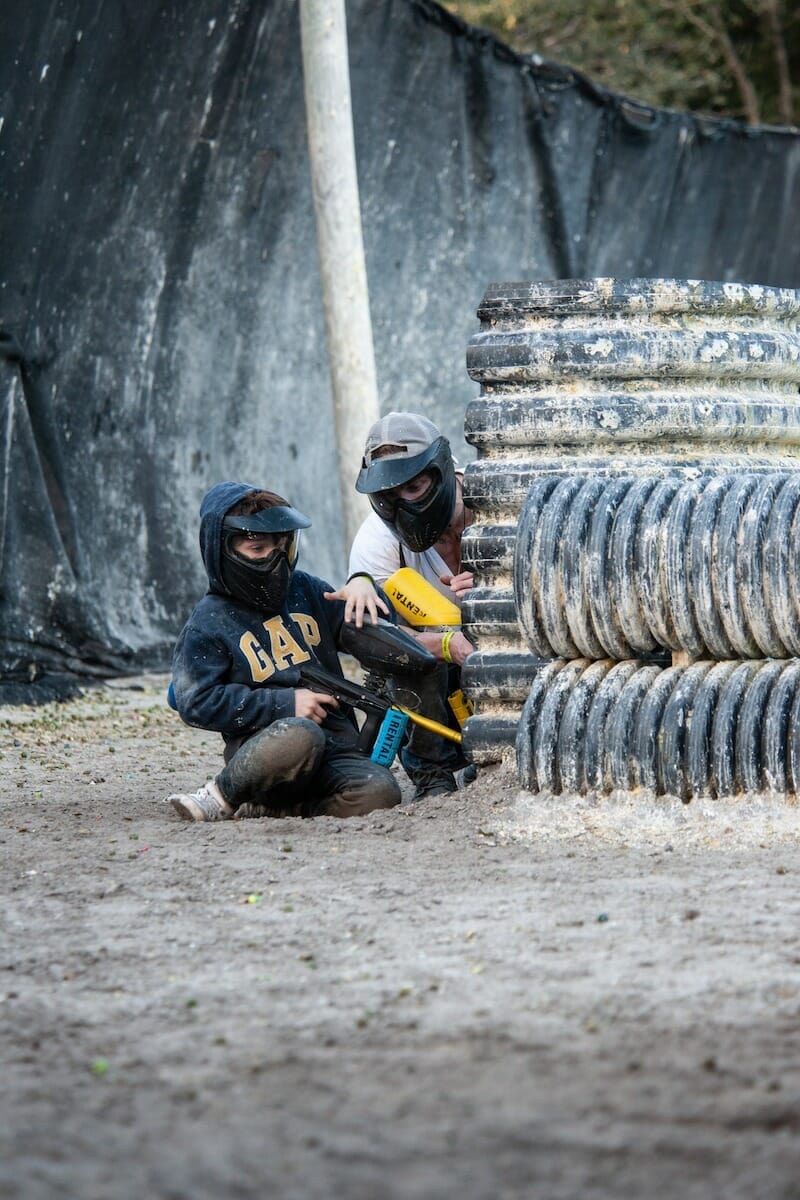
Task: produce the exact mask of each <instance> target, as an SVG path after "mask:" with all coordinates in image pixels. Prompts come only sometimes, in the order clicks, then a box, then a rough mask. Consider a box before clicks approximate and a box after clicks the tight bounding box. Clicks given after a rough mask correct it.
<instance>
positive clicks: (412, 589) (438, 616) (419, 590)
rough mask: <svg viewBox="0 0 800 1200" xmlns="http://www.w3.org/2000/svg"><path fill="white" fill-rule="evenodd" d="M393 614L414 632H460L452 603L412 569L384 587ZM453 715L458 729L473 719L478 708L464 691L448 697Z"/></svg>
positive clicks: (458, 612) (396, 574)
mask: <svg viewBox="0 0 800 1200" xmlns="http://www.w3.org/2000/svg"><path fill="white" fill-rule="evenodd" d="M383 590H384V592H385V593H386V595H387V596H388V597H389V600H390V601H391V603H392V607H393V608H394V610H395V611H396V612H397V613H399V614H400V616H401V617H402V618H403V619H404V620H405V621H407V622H408V624H409V625H410V626H411V627H412V628H413V629H431V630H433V629H441V630H443V631H444V630H455V629H460V628H461V610H460V608H459V607H458V605H457V604H454V603H453V601H452V600H448V598H447V597H446V596H443V595H442V593H441V592H439V591H437V589H436V588H435V587H434V586H433V584H432V583H429V582H428V580H427V579H424V578H423V576H422V575H420V573H419V571H415V570H414V569H413V567H401V568H400V570H399V571H395V572H394V574H393V575H390V576H389V578H388V579H387V580H386V582H385V583H384V584H383ZM447 702H448V704H449V705H450V708H451V709H452V710H453V715H454V716H455V718H456V720H457V721H458V723H459V725H463V724H464V722H465V721H466V719H467V717H471V716H472V714H473V712H474V711H475V706H474V705H473V703H472V701H471V700H468V699H467V697H466V696H465V695H464V693H463V691H462V690H461V688H456V689H455V691H453V692H451V693H450V695H449V696H448V697H447Z"/></svg>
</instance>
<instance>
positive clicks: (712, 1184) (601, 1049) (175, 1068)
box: [0, 677, 800, 1200]
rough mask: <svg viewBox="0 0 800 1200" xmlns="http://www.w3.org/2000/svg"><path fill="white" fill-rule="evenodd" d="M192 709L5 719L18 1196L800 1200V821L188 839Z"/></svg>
mask: <svg viewBox="0 0 800 1200" xmlns="http://www.w3.org/2000/svg"><path fill="white" fill-rule="evenodd" d="M164 684H165V680H164V679H163V678H154V677H148V678H143V679H139V680H128V681H125V682H123V683H120V684H118V685H115V686H110V685H106V686H105V687H103V688H99V689H97V690H94V691H92V692H91V693H87V695H86V696H85V697H84V698H83V699H80V700H76V701H73V702H71V703H69V704H65V705H61V706H57V705H53V706H48V707H45V708H39V709H33V708H21V709H8V708H6V709H1V710H0V722H1V723H2V730H3V735H4V736H3V740H2V746H1V747H0V767H1V768H2V780H3V786H2V790H1V792H2V802H1V803H2V810H1V813H0V815H1V817H2V830H1V831H0V842H2V859H3V896H2V917H1V920H2V924H1V925H0V928H2V975H1V976H0V1021H1V1022H2V1056H3V1071H2V1083H0V1089H1V1091H2V1112H0V1150H2V1165H1V1166H0V1196H2V1197H4V1198H5V1197H21V1198H24V1200H50V1198H55V1197H59V1198H62V1200H63V1198H64V1197H75V1198H80V1200H108V1198H117V1197H119V1198H121V1200H127V1198H128V1197H130V1198H131V1200H133V1198H134V1197H135V1198H136V1200H150V1198H156V1200H162V1198H163V1200H184V1198H185V1200H190V1198H191V1200H205V1198H206V1197H208V1198H211V1197H214V1198H219V1197H224V1198H228V1197H230V1198H250V1197H253V1198H256V1197H258V1198H259V1200H263V1198H265V1197H267V1198H268V1197H281V1198H287V1200H294V1198H295V1197H296V1198H300V1200H318V1198H319V1200H323V1198H324V1200H329V1198H331V1197H336V1198H346V1200H350V1198H353V1200H362V1198H363V1200H373V1198H375V1197H382V1198H385V1197H388V1198H390V1200H394V1198H397V1200H406V1198H410V1197H420V1198H424V1200H439V1198H445V1197H446V1198H450V1197H454V1198H459V1200H473V1198H475V1200H477V1198H480V1200H483V1198H486V1200H489V1198H492V1200H495V1198H499V1200H502V1198H511V1197H514V1198H516V1197H534V1198H537V1200H538V1198H539V1197H541V1198H543V1200H562V1198H563V1200H574V1198H580V1200H584V1198H586V1200H595V1198H598V1200H599V1198H600V1197H602V1198H603V1200H605V1198H609V1200H610V1198H612V1197H613V1198H615V1200H618V1198H626V1197H656V1198H660V1197H672V1196H675V1197H681V1200H692V1198H694V1197H701V1198H702V1200H708V1198H716V1197H720V1198H723V1197H724V1198H725V1200H735V1198H738V1197H742V1198H744V1197H747V1198H748V1200H753V1198H758V1200H763V1198H773V1197H774V1198H780V1200H790V1198H797V1197H800V896H798V880H800V820H799V819H798V817H799V816H800V812H799V810H798V808H797V807H795V806H793V805H788V804H787V803H785V802H784V801H782V800H779V799H769V798H760V799H759V798H756V799H749V800H742V801H738V802H736V803H725V804H723V803H708V804H703V803H694V804H691V805H688V806H684V805H681V804H680V803H678V802H674V803H673V802H671V801H660V802H653V801H647V800H646V799H644V798H641V797H640V798H634V797H630V796H619V797H616V798H613V799H610V800H609V799H605V800H601V801H597V800H596V799H593V798H588V799H587V798H583V799H578V798H575V799H571V800H565V799H549V800H543V799H541V798H536V797H533V796H530V795H527V794H525V793H522V792H520V790H519V788H518V785H517V782H516V778H515V776H514V773H513V770H512V769H511V768H510V767H508V766H496V767H491V768H485V769H483V770H482V771H481V773H480V776H479V779H478V781H477V782H476V783H475V784H473V785H471V786H470V787H469V788H467V789H465V790H463V791H461V792H459V793H458V794H457V795H454V796H451V797H440V798H437V799H434V800H430V801H425V802H422V803H420V804H417V805H415V804H413V803H410V802H408V801H404V803H403V804H402V806H401V807H399V808H398V809H395V810H393V811H392V812H389V813H382V814H375V815H373V816H371V817H364V818H357V819H354V820H351V821H349V822H346V821H338V820H331V819H325V818H323V819H319V820H317V821H305V822H304V821H301V820H296V819H291V820H280V821H270V820H249V821H240V822H229V823H224V824H221V825H213V826H197V825H189V824H184V823H182V822H180V821H179V820H178V819H177V817H176V816H175V815H174V813H173V812H172V810H171V808H169V807H168V806H165V805H164V803H163V798H164V797H165V796H166V795H167V794H168V793H169V792H171V791H175V790H181V789H183V790H189V789H193V788H195V787H196V786H197V785H198V784H199V783H200V782H201V781H202V780H203V779H204V778H206V776H207V775H210V774H213V773H214V771H215V770H216V769H217V765H218V762H219V744H218V739H217V738H216V736H214V735H208V734H203V733H199V732H196V731H193V730H190V729H187V728H185V727H184V726H182V725H181V724H180V722H179V720H178V719H177V717H175V715H174V714H173V713H171V712H170V711H169V710H168V709H167V708H166V705H165V704H164V700H163V696H164Z"/></svg>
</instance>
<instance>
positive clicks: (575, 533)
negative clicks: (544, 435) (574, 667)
mask: <svg viewBox="0 0 800 1200" xmlns="http://www.w3.org/2000/svg"><path fill="white" fill-rule="evenodd" d="M799 505H800V477H799V476H798V474H797V473H794V472H793V473H787V472H780V473H777V472H776V473H772V474H765V475H752V474H736V475H734V474H726V475H720V476H717V477H715V478H711V477H709V476H705V475H703V476H700V477H699V478H696V479H693V480H688V481H681V480H678V479H674V478H668V479H662V480H659V481H657V482H656V481H655V480H646V479H641V478H639V477H637V476H632V475H622V476H617V477H616V478H614V479H606V480H601V479H598V478H589V479H585V478H583V477H582V476H577V475H568V476H565V477H560V478H559V477H555V476H545V477H544V478H542V479H540V480H537V481H536V483H535V484H534V485H533V487H532V488H531V490H530V493H529V495H528V497H527V500H526V502H525V504H524V506H523V509H522V512H521V514H520V519H519V525H518V530H517V539H516V545H515V548H514V606H515V609H516V614H517V619H518V621H519V625H520V627H521V629H522V632H523V634H524V636H525V639H526V641H527V644H528V646H529V647H530V649H531V651H532V652H533V653H534V654H536V655H539V656H540V657H545V658H559V657H562V658H578V657H581V656H585V657H589V658H603V657H611V658H615V659H618V660H621V659H624V658H631V657H634V656H636V655H639V656H642V655H652V654H654V653H658V652H659V651H660V652H661V653H663V652H665V651H681V652H683V653H685V654H687V655H688V656H689V657H691V658H701V657H739V658H762V657H765V656H766V657H773V658H786V657H788V656H789V654H790V652H793V650H794V647H796V646H798V645H800V605H798V603H797V594H798V590H799V589H798V588H797V586H796V582H795V573H796V572H797V571H798V569H799V568H800V552H799V551H798V549H797V547H796V545H795V544H794V543H793V542H792V539H791V531H792V530H793V529H795V522H796V519H797V516H798V506H799ZM505 619H506V620H510V614H509V615H508V616H507V617H506V618H505Z"/></svg>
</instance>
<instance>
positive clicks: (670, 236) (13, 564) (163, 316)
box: [0, 0, 800, 702]
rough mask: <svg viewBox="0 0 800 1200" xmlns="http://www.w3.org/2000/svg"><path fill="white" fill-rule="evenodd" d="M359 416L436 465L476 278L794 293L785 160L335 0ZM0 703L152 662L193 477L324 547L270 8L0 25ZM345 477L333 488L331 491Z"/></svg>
mask: <svg viewBox="0 0 800 1200" xmlns="http://www.w3.org/2000/svg"><path fill="white" fill-rule="evenodd" d="M348 21H349V36H350V55H351V73H352V86H353V104H354V118H355V129H356V145H357V155H358V163H359V175H360V181H361V187H362V207H363V224H364V232H365V241H366V252H367V268H368V274H369V283H370V292H371V306H372V313H373V323H374V334H375V342H376V357H377V363H378V375H379V387H380V395H381V403H382V407H383V408H384V409H388V408H390V407H395V408H402V407H408V408H414V409H421V410H423V411H425V412H426V413H428V414H429V415H430V416H431V417H433V418H434V419H435V420H437V421H438V422H439V423H440V425H441V426H442V427H443V428H444V430H445V431H446V432H447V433H448V434H449V436H450V437H451V439H452V441H453V443H454V445H455V446H456V447H457V448H459V449H460V450H461V452H462V455H463V456H464V457H466V454H467V452H466V448H465V446H464V443H463V440H462V424H463V411H464V408H465V405H466V403H467V402H468V401H469V399H471V398H472V396H473V395H474V387H473V385H472V384H471V383H470V382H469V380H468V379H467V377H466V373H465V369H464V352H465V346H466V343H467V340H468V338H469V336H470V334H471V333H472V331H473V330H474V328H475V324H476V322H475V315H474V314H475V309H476V307H477V304H478V302H479V300H480V297H481V296H482V294H483V292H484V289H485V287H486V285H487V283H489V282H490V281H493V280H500V279H547V278H554V277H575V276H594V275H617V276H637V275H640V276H641V275H645V276H646V275H664V276H677V277H685V276H691V277H700V278H708V279H723V280H741V281H749V282H752V281H756V282H761V283H765V284H779V285H788V286H794V287H796V286H798V284H800V239H798V238H797V235H796V231H797V214H798V212H799V211H800V136H798V133H797V131H789V130H775V129H773V130H762V131H753V130H750V129H747V128H744V127H742V126H740V125H737V124H736V123H733V122H725V121H723V122H718V121H717V122H714V121H705V120H700V119H697V118H695V117H691V116H689V115H686V114H682V113H675V112H660V111H654V110H652V109H648V108H644V107H641V106H638V105H635V104H633V103H630V102H628V101H624V100H621V99H620V98H619V97H615V96H613V95H610V94H608V93H605V92H602V91H599V90H597V89H595V88H593V87H592V85H591V84H590V83H589V82H588V81H587V80H585V79H583V78H581V77H580V76H578V75H576V74H575V73H573V72H570V71H567V70H565V69H563V68H559V67H555V66H553V65H552V64H547V63H541V62H538V61H533V60H522V59H520V58H518V57H517V56H515V55H514V54H513V53H511V52H510V51H509V50H507V48H505V47H503V46H502V45H501V44H500V43H498V42H497V41H495V40H494V39H493V38H491V37H489V36H486V35H483V34H480V33H478V32H476V31H471V30H468V29H467V28H466V27H465V26H463V25H462V24H461V23H460V22H459V21H457V20H456V19H454V18H451V17H450V16H449V15H447V14H446V13H445V12H444V11H443V10H441V9H439V8H437V7H436V6H435V5H433V4H431V3H428V2H423V0H350V2H349V3H348ZM0 22H1V26H0V34H2V36H0V103H1V104H2V108H1V109H0V186H1V188H2V223H1V224H0V264H1V266H0V271H1V272H2V279H0V287H1V289H2V290H0V326H2V330H3V336H2V339H1V340H0V350H2V352H3V354H2V357H3V360H4V361H3V363H2V364H1V365H0V370H2V372H3V379H2V389H1V390H0V395H2V403H3V414H2V425H0V452H1V453H2V460H1V461H2V490H1V491H0V556H1V557H0V563H1V565H0V572H1V573H0V588H1V589H2V591H1V593H0V667H2V671H3V678H4V683H3V685H2V687H0V699H2V700H6V701H8V700H22V701H27V702H33V701H35V700H39V699H44V698H47V697H48V696H50V695H53V694H63V692H64V690H65V687H66V686H67V684H68V680H69V679H70V678H71V677H80V676H81V675H91V674H100V675H104V674H106V675H107V674H113V673H117V672H125V671H132V670H137V669H141V668H144V667H154V666H155V667H164V666H165V665H166V663H167V662H168V656H169V649H170V646H171V643H172V641H173V639H174V637H175V634H176V633H177V631H178V629H179V627H180V625H181V623H182V621H183V619H184V618H185V616H186V614H187V613H188V611H189V609H190V608H191V606H192V604H193V603H194V601H195V600H196V599H197V598H198V596H199V595H200V593H201V591H202V586H203V576H202V572H201V568H200V564H199V557H198V554H197V532H196V531H197V508H198V502H199V499H200V496H201V495H202V493H203V491H204V490H205V488H206V487H207V486H208V485H209V484H210V483H212V482H215V481H216V480H218V479H221V478H227V477H233V478H245V479H249V480H253V481H255V482H257V483H262V482H263V483H267V484H268V485H269V486H271V487H274V488H276V489H277V490H279V491H282V492H285V493H288V494H289V495H290V497H291V498H292V499H293V501H294V502H295V503H296V504H297V505H298V506H299V507H300V508H301V509H303V510H305V511H307V512H308V513H309V514H310V515H311V516H312V517H313V518H314V520H315V526H314V529H312V530H311V531H310V534H309V536H308V537H307V538H306V540H305V547H304V565H305V566H306V567H312V568H313V569H315V570H316V571H317V572H318V573H320V574H322V575H323V576H326V577H327V578H329V579H333V580H340V579H341V578H342V575H343V571H344V567H345V561H346V558H345V550H346V548H345V546H344V534H343V527H342V520H341V515H340V503H339V492H338V484H337V482H336V478H337V477H336V460H335V453H334V447H333V432H332V430H333V424H332V405H331V398H330V386H329V381H328V375H327V366H326V357H325V343H324V332H323V321H322V309H321V302H320V295H319V291H320V288H319V273H318V266H317V258H316V242H315V232H314V217H313V204H312V196H311V187H310V176H309V169H308V161H307V153H306V143H305V128H304V107H303V81H302V69H301V58H300V44H299V21H298V11H297V4H296V3H295V2H291V0H225V3H222V2H221V0H192V2H191V3H184V2H183V0H180V2H177V0H172V2H165V0H135V3H134V2H133V0H15V2H6V3H5V4H3V5H2V7H1V8H0ZM357 466H358V464H357V463H354V464H353V475H354V477H355V474H356V470H357Z"/></svg>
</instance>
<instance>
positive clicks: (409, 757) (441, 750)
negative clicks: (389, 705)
mask: <svg viewBox="0 0 800 1200" xmlns="http://www.w3.org/2000/svg"><path fill="white" fill-rule="evenodd" d="M460 681H461V671H460V669H459V668H458V667H457V666H455V665H452V666H450V665H448V664H447V663H439V664H438V665H437V666H436V667H435V668H434V670H432V671H426V672H425V674H424V675H418V676H413V677H412V678H411V679H410V680H402V681H400V680H394V681H393V686H392V698H393V699H394V700H395V701H396V702H397V703H398V704H402V705H404V706H405V707H406V708H410V709H413V711H414V712H418V713H421V714H422V716H423V717H430V719H431V720H432V721H438V723H439V724H440V725H447V726H449V728H450V729H455V730H458V728H459V725H458V721H457V720H456V718H455V716H454V715H453V710H452V708H451V707H450V705H449V703H448V700H447V697H448V696H449V695H450V694H451V693H452V692H454V691H455V690H456V689H457V688H458V687H460V686H461V682H460ZM409 730H410V736H409V738H408V741H407V742H406V744H405V745H404V746H403V748H402V749H401V751H400V761H401V762H402V764H403V766H404V767H405V768H406V770H407V771H408V772H412V771H414V770H416V769H417V768H419V767H421V766H424V765H427V764H429V763H435V764H436V765H437V766H439V767H441V768H442V769H443V770H445V771H458V770H460V769H461V768H462V767H464V766H466V763H467V760H466V759H465V758H464V756H463V754H462V753H461V749H460V747H459V746H458V745H457V744H456V743H455V742H451V741H449V740H448V739H446V738H443V737H440V736H439V735H438V734H436V733H431V732H430V731H429V730H427V729H423V728H422V726H421V725H414V724H413V723H412V724H410V725H409Z"/></svg>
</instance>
